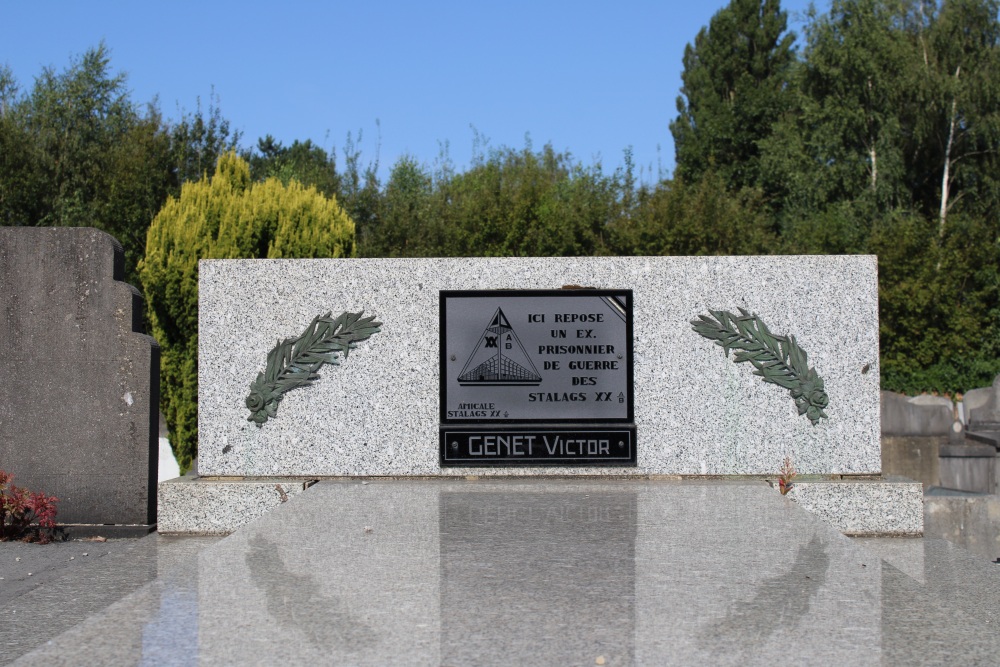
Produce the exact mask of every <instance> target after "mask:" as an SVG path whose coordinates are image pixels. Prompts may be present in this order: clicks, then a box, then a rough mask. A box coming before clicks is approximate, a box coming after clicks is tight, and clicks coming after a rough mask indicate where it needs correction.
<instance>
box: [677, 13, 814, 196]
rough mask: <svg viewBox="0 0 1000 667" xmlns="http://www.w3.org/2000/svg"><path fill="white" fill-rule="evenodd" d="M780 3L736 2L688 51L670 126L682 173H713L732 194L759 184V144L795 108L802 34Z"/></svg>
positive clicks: (692, 177) (689, 177) (694, 175)
mask: <svg viewBox="0 0 1000 667" xmlns="http://www.w3.org/2000/svg"><path fill="white" fill-rule="evenodd" d="M786 25H787V17H786V14H785V12H783V11H781V6H780V2H779V0H731V2H730V3H729V5H728V6H727V7H725V8H724V9H721V10H720V11H719V12H718V13H716V15H715V16H713V17H712V20H711V22H710V23H709V25H708V28H707V29H705V28H702V30H701V31H699V33H698V35H697V37H695V40H694V44H693V45H691V44H688V45H687V47H686V48H685V49H684V71H683V72H682V74H681V79H682V80H683V86H682V88H681V95H680V96H679V97H678V98H677V111H678V112H679V116H678V117H677V119H676V120H674V122H672V123H671V124H670V132H671V133H672V134H673V137H674V145H675V149H676V162H677V168H676V173H675V175H676V176H678V177H680V178H683V179H684V180H686V181H688V182H693V181H696V180H697V179H698V178H699V177H700V176H701V175H702V174H703V173H705V171H707V170H709V169H713V170H715V171H717V173H718V174H719V175H720V176H721V177H722V178H723V180H724V181H725V182H726V184H727V186H728V187H729V188H730V189H739V188H741V187H750V186H756V185H757V184H758V182H759V179H760V164H759V149H758V142H760V141H761V140H763V139H766V138H767V137H768V136H770V133H771V129H770V128H771V125H772V123H773V122H774V121H775V120H776V119H778V118H780V117H781V116H782V115H783V114H784V113H785V111H786V109H787V108H788V106H789V105H790V98H789V94H790V93H789V86H788V79H789V76H790V68H791V66H792V65H793V63H794V61H795V52H794V49H793V43H794V41H795V36H794V34H792V33H787V32H786Z"/></svg>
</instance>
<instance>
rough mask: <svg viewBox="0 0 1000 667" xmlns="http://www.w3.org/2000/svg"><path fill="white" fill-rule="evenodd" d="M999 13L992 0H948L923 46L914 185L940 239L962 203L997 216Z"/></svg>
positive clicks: (999, 202) (999, 189) (998, 4)
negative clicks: (951, 214)
mask: <svg viewBox="0 0 1000 667" xmlns="http://www.w3.org/2000/svg"><path fill="white" fill-rule="evenodd" d="M998 11H1000V2H998V1H997V0H947V1H946V2H944V3H943V5H942V6H941V10H940V12H939V13H938V14H937V16H936V17H934V20H933V22H932V23H931V25H930V28H929V29H928V31H927V35H926V37H925V39H924V40H923V42H922V43H921V46H922V47H923V53H922V56H923V69H922V72H921V74H922V76H921V78H920V82H921V84H922V85H921V86H920V87H919V88H917V89H916V90H917V93H918V95H919V97H918V99H917V100H916V104H915V108H916V110H917V112H918V113H920V112H922V113H920V115H919V118H920V120H919V122H918V123H917V124H916V127H915V132H914V137H915V138H916V139H918V140H919V144H918V145H917V146H914V153H915V154H916V155H917V159H916V160H915V164H914V167H915V169H914V177H915V178H914V181H915V183H914V186H915V190H916V191H917V193H918V197H919V198H920V199H921V200H922V202H923V204H924V206H925V208H926V209H927V210H933V211H934V213H936V217H937V219H938V233H939V235H941V236H943V235H944V234H945V225H946V221H947V218H948V214H949V212H951V211H952V209H953V208H954V207H955V206H956V205H957V204H958V202H959V201H962V202H963V205H965V206H966V210H970V211H976V212H977V213H979V214H986V215H989V216H993V217H996V216H997V215H1000V176H998V168H1000V83H998V82H1000V21H998V19H997V13H998ZM963 200H964V201H963Z"/></svg>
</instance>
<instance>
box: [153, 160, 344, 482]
mask: <svg viewBox="0 0 1000 667" xmlns="http://www.w3.org/2000/svg"><path fill="white" fill-rule="evenodd" d="M352 255H354V223H353V222H351V220H350V218H348V217H347V215H346V214H345V213H344V211H343V209H341V208H340V206H339V205H338V204H337V202H336V200H335V199H333V198H328V197H325V196H323V195H322V194H320V193H319V192H317V191H316V189H315V188H313V187H309V188H306V187H304V186H302V185H301V184H300V183H299V182H297V181H295V180H290V181H289V182H288V184H287V185H286V184H283V183H282V182H281V181H279V180H278V179H276V178H269V179H267V180H265V181H263V182H255V181H253V179H252V178H251V177H250V166H249V165H248V164H247V162H246V161H244V160H243V159H241V158H240V157H238V156H237V155H236V154H235V152H230V153H228V154H225V155H223V156H222V157H221V158H220V159H219V162H218V166H217V167H216V170H215V174H214V176H212V177H211V178H209V177H207V176H206V177H205V178H203V179H201V180H199V181H196V182H191V183H187V184H185V185H183V186H182V188H181V193H180V196H179V197H176V198H174V197H170V198H169V199H168V200H167V203H166V204H165V205H164V207H163V209H162V210H161V211H160V212H159V213H158V214H157V215H156V218H155V219H154V220H153V223H152V225H150V228H149V235H148V239H147V243H146V256H145V258H144V259H143V260H142V262H141V264H140V266H139V272H140V277H141V279H142V285H143V287H144V289H145V291H146V296H147V299H148V301H149V305H150V320H151V322H152V328H153V336H154V337H155V338H156V340H157V341H159V343H160V346H161V349H162V353H161V361H160V369H161V371H160V372H161V377H162V392H161V394H162V397H163V401H162V402H163V410H164V414H165V416H166V420H167V426H168V428H169V429H170V442H171V446H172V447H173V448H174V453H175V455H176V456H177V461H178V463H179V464H180V467H181V469H182V470H186V469H187V468H188V467H189V466H190V464H191V461H192V459H193V458H194V456H195V455H196V453H197V446H198V421H197V409H198V407H197V406H198V260H199V259H225V258H252V257H267V258H294V257H350V256H352Z"/></svg>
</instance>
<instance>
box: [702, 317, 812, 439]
mask: <svg viewBox="0 0 1000 667" xmlns="http://www.w3.org/2000/svg"><path fill="white" fill-rule="evenodd" d="M739 311H740V314H739V315H733V314H732V313H730V312H728V311H725V310H710V311H708V312H709V313H711V315H712V317H709V316H708V315H699V316H698V319H696V320H691V325H692V326H693V327H694V330H695V331H697V332H698V333H700V334H701V335H702V336H704V337H705V338H708V339H710V340H714V341H715V344H716V345H719V346H721V347H722V349H723V350H725V353H726V356H727V357H728V356H729V351H730V350H736V353H735V354H734V355H733V361H735V362H736V363H741V362H744V361H749V362H750V363H751V364H752V365H753V367H754V371H753V374H754V375H759V376H760V377H761V378H762V379H763V380H764V382H770V383H771V384H776V385H778V386H780V387H784V388H785V389H787V390H788V393H789V394H790V395H791V397H792V398H793V399H794V400H795V407H796V408H798V411H799V414H800V415H805V416H806V417H808V418H809V421H810V422H812V425H813V426H815V425H816V424H818V423H819V420H820V419H822V418H827V419H829V417H827V414H826V412H824V410H825V408H826V406H827V405H828V404H829V402H830V399H829V397H828V396H827V395H826V391H824V389H823V378H821V377H820V376H819V375H817V374H816V370H815V369H814V368H809V364H808V363H807V361H806V352H805V350H803V349H802V348H801V347H799V344H798V343H796V342H795V336H778V335H775V334H772V333H771V332H770V331H769V330H768V328H767V325H766V324H764V323H763V322H762V321H761V319H760V317H758V316H757V314H756V313H748V312H747V311H745V310H743V309H742V308H740V309H739ZM713 318H714V319H713Z"/></svg>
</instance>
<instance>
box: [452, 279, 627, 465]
mask: <svg viewBox="0 0 1000 667" xmlns="http://www.w3.org/2000/svg"><path fill="white" fill-rule="evenodd" d="M440 299H441V425H442V431H441V465H469V464H494V465H518V464H525V465H545V464H550V465H567V464H580V465H594V464H602V463H603V464H615V465H635V460H636V453H635V427H634V426H633V425H632V422H633V414H634V413H633V399H632V380H633V374H632V292H631V290H495V291H463V292H459V291H442V292H441V297H440ZM524 424H532V425H534V426H533V427H532V428H522V427H520V426H518V427H517V428H514V426H515V425H524ZM457 425H463V426H466V428H461V429H458V428H447V427H449V426H457ZM501 448H502V449H503V451H502V453H501ZM529 450H530V451H529Z"/></svg>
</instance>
